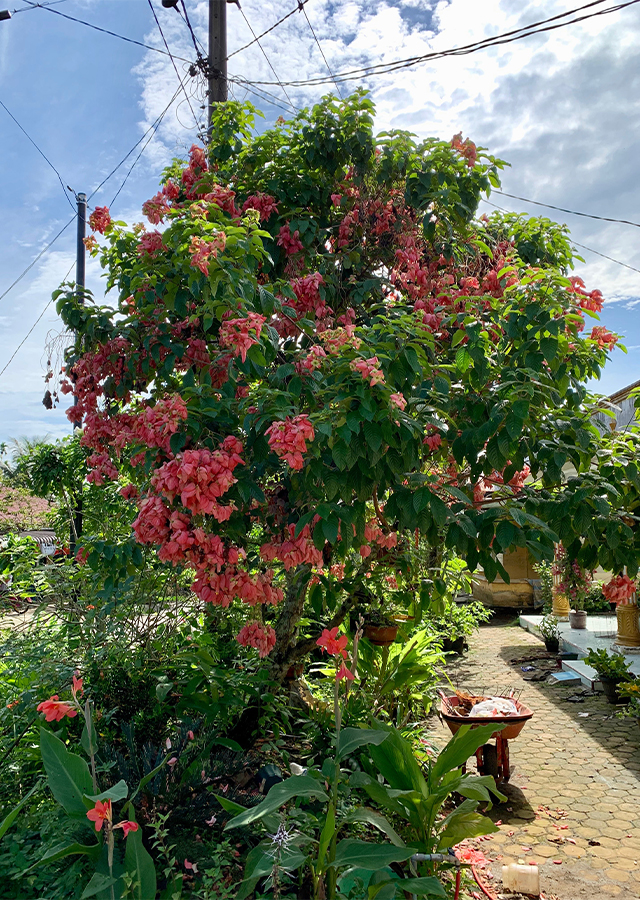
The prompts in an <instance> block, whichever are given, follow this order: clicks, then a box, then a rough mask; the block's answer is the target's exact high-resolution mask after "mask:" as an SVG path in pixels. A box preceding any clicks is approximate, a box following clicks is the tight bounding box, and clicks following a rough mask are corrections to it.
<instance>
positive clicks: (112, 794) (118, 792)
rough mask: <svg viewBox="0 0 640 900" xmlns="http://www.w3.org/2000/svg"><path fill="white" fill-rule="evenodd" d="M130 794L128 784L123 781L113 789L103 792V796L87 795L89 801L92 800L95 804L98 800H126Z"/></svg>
mask: <svg viewBox="0 0 640 900" xmlns="http://www.w3.org/2000/svg"><path fill="white" fill-rule="evenodd" d="M128 793H129V787H128V785H127V782H126V781H124V780H123V779H120V781H119V782H118V783H117V784H114V786H113V787H112V788H109V790H108V791H103V792H102V793H101V794H85V797H86V798H87V800H91V802H92V803H95V802H96V800H116V801H117V800H126V799H127V795H128Z"/></svg>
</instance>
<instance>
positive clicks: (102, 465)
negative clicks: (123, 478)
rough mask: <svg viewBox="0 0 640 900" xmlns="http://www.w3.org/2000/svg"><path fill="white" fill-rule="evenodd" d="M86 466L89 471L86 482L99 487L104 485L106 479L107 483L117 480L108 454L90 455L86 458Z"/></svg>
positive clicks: (116, 474) (115, 471) (116, 473)
mask: <svg viewBox="0 0 640 900" xmlns="http://www.w3.org/2000/svg"><path fill="white" fill-rule="evenodd" d="M87 465H88V466H89V468H90V469H91V471H90V472H89V474H88V475H87V481H91V482H93V483H94V484H97V485H101V484H104V482H105V479H108V480H109V481H117V480H118V470H117V469H116V467H115V466H114V464H113V462H112V461H111V457H110V456H109V455H108V453H92V454H91V456H89V457H88V458H87Z"/></svg>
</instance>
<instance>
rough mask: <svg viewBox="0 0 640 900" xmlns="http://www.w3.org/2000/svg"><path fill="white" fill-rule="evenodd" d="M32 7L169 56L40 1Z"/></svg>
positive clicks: (178, 57) (175, 57)
mask: <svg viewBox="0 0 640 900" xmlns="http://www.w3.org/2000/svg"><path fill="white" fill-rule="evenodd" d="M32 8H33V9H45V10H46V11H47V12H50V13H54V14H55V15H56V16H62V18H63V19H69V21H71V22H77V23H78V24H80V25H86V27H87V28H93V30H94V31H100V32H101V33H102V34H108V35H109V36H110V37H115V38H118V39H119V40H121V41H126V42H127V43H128V44H135V45H136V46H137V47H143V48H144V49H145V50H153V52H154V53H162V55H163V56H171V53H168V52H167V51H166V50H162V49H161V48H160V47H152V46H151V45H150V44H143V43H142V41H136V40H135V38H130V37H126V35H124V34H118V33H117V32H116V31H109V29H108V28H101V27H100V26H99V25H93V24H92V23H91V22H85V21H84V20H83V19H77V18H76V17H75V16H69V15H67V14H66V13H63V12H60V10H58V9H51V7H50V6H43V5H42V4H40V3H37V4H35V5H34V6H33V7H32ZM173 59H179V60H180V62H186V63H191V62H192V60H190V59H185V58H184V57H183V56H174V57H173Z"/></svg>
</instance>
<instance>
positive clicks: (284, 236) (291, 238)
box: [278, 225, 304, 256]
mask: <svg viewBox="0 0 640 900" xmlns="http://www.w3.org/2000/svg"><path fill="white" fill-rule="evenodd" d="M278 247H282V248H283V250H284V252H285V253H286V254H287V256H294V255H295V254H296V253H302V251H303V250H304V247H303V245H302V241H301V240H300V232H299V231H294V232H293V234H291V230H290V228H289V226H288V225H283V226H282V228H281V229H280V231H279V233H278Z"/></svg>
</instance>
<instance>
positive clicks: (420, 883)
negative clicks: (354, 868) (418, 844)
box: [369, 875, 447, 900]
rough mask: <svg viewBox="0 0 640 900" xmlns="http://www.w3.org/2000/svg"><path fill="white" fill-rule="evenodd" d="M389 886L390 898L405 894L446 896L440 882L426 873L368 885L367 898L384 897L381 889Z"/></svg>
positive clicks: (379, 898)
mask: <svg viewBox="0 0 640 900" xmlns="http://www.w3.org/2000/svg"><path fill="white" fill-rule="evenodd" d="M389 886H391V887H393V893H392V894H389V897H391V898H394V897H398V898H400V897H402V898H404V897H406V896H407V894H413V895H414V896H417V897H444V898H446V896H447V894H446V891H445V889H444V887H443V885H442V883H441V882H440V881H438V879H437V878H435V877H434V876H433V875H428V876H426V877H424V878H394V879H391V880H390V881H380V882H378V884H376V885H370V887H369V898H375V900H382V898H383V896H384V897H385V898H386V896H387V895H386V894H385V895H383V894H382V890H383V889H384V888H387V887H389Z"/></svg>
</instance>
